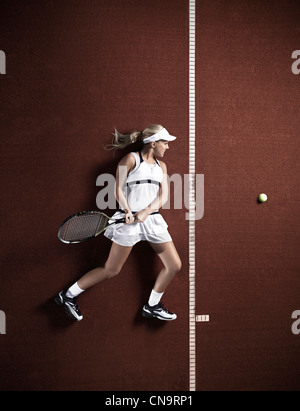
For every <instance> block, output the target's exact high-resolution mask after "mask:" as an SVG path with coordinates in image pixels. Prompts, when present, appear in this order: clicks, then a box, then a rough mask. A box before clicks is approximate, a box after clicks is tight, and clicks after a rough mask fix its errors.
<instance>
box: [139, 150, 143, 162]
mask: <svg viewBox="0 0 300 411" xmlns="http://www.w3.org/2000/svg"><path fill="white" fill-rule="evenodd" d="M139 155H140V163H142V162H143V161H144V159H143V157H142V153H141V150H139Z"/></svg>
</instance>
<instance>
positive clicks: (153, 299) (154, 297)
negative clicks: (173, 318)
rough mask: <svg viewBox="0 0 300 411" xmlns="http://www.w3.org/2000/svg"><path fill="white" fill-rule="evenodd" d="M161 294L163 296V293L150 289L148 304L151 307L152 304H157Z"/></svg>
mask: <svg viewBox="0 0 300 411" xmlns="http://www.w3.org/2000/svg"><path fill="white" fill-rule="evenodd" d="M162 296H163V293H157V292H156V291H154V290H152V291H151V294H150V298H149V301H148V304H149V305H150V306H151V307H153V306H154V305H157V304H158V303H159V302H160V300H161V297H162Z"/></svg>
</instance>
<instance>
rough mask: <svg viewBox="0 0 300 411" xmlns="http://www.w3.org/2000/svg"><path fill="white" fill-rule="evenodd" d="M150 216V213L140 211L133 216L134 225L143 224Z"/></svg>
mask: <svg viewBox="0 0 300 411" xmlns="http://www.w3.org/2000/svg"><path fill="white" fill-rule="evenodd" d="M149 214H150V212H149V211H148V210H146V209H145V210H141V211H139V212H138V213H136V214H135V216H134V217H135V219H134V222H135V223H143V222H144V221H145V220H146V218H147V217H148V215H149Z"/></svg>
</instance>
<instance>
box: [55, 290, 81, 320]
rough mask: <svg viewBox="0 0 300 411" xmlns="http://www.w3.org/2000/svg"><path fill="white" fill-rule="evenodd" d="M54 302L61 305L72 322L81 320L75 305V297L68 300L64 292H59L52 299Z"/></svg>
mask: <svg viewBox="0 0 300 411" xmlns="http://www.w3.org/2000/svg"><path fill="white" fill-rule="evenodd" d="M54 301H55V302H56V304H58V305H63V306H64V308H65V311H66V313H67V314H68V315H69V316H70V317H71V318H73V319H74V320H77V321H80V320H82V319H83V315H82V314H81V312H80V310H79V307H78V305H77V303H76V297H75V298H69V297H67V296H66V293H65V291H61V292H60V293H58V294H57V295H56V296H55V297H54Z"/></svg>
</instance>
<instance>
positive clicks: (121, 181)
mask: <svg viewBox="0 0 300 411" xmlns="http://www.w3.org/2000/svg"><path fill="white" fill-rule="evenodd" d="M134 167H135V159H134V157H133V156H132V155H131V154H127V155H126V156H124V157H123V158H122V159H121V160H120V162H119V164H118V167H117V173H116V199H117V201H118V203H119V205H120V207H121V208H123V210H124V211H125V222H126V223H127V224H131V223H133V221H134V218H133V215H132V212H131V210H130V207H129V205H128V202H127V199H126V197H125V195H124V192H123V190H124V185H125V183H126V179H127V176H128V174H129V173H130V171H131V170H133V169H134Z"/></svg>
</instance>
